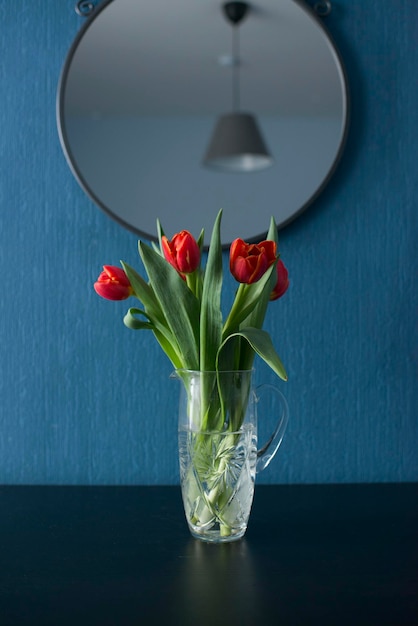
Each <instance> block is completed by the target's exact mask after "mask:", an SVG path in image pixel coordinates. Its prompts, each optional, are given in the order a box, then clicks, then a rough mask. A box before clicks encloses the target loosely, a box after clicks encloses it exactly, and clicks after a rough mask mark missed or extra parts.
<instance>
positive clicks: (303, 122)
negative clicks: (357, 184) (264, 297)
mask: <svg viewBox="0 0 418 626" xmlns="http://www.w3.org/2000/svg"><path fill="white" fill-rule="evenodd" d="M251 11H252V16H251V20H246V21H245V23H244V24H243V25H242V26H241V32H240V37H241V56H240V63H241V66H240V89H241V96H240V100H241V109H242V110H243V111H246V110H248V111H251V112H252V113H255V114H256V115H257V120H258V122H259V124H260V126H261V129H262V133H263V136H264V137H265V139H266V140H267V142H268V144H269V146H270V147H271V150H272V152H273V153H274V165H273V166H272V167H270V168H269V169H267V170H263V171H258V172H254V173H249V174H248V173H246V174H231V173H220V172H217V171H211V170H208V169H206V168H204V167H203V165H202V154H203V153H204V150H205V148H206V146H207V143H208V140H209V137H210V135H211V132H212V130H213V126H214V122H215V120H216V119H217V118H218V117H219V115H221V114H224V113H228V111H229V110H230V106H231V74H230V72H231V64H230V63H229V64H228V63H225V58H227V57H228V54H230V26H229V25H228V24H227V23H226V20H224V19H222V18H221V17H220V4H219V3H218V2H217V1H216V2H215V1H214V0H209V1H207V2H196V1H195V0H170V2H166V0H105V1H104V2H103V3H101V4H99V5H98V6H97V7H96V9H95V11H94V13H93V14H92V16H91V17H90V18H89V19H88V20H87V22H86V23H85V24H84V26H83V28H82V29H81V31H80V33H79V35H78V37H77V38H76V40H75V42H74V44H73V46H72V48H71V49H70V52H69V55H68V58H67V60H66V63H65V65H64V69H63V72H62V76H61V81H60V86H59V93H58V126H59V132H60V138H61V141H62V145H63V148H64V152H65V154H66V156H67V159H68V161H69V164H70V167H71V168H72V171H73V173H74V174H75V176H76V178H77V180H78V181H79V183H80V184H81V185H82V187H83V188H84V189H85V191H86V192H87V193H88V194H89V196H90V197H91V198H93V200H94V201H95V202H96V203H97V204H98V205H99V206H100V207H101V208H102V209H103V210H105V211H106V212H107V213H108V214H110V215H111V216H112V217H113V218H115V219H117V220H118V221H119V222H120V223H122V224H123V225H124V226H126V227H127V228H129V229H131V230H132V231H134V232H136V233H137V234H139V235H142V236H145V237H146V238H149V239H154V238H155V235H156V219H157V217H158V218H159V219H160V221H161V223H162V225H163V228H164V230H165V231H166V233H167V234H168V235H169V236H171V235H172V234H173V233H174V232H177V231H179V230H181V229H183V228H186V229H188V230H190V231H191V232H192V233H193V234H195V235H198V234H199V232H200V229H201V228H202V227H204V228H205V230H206V232H207V238H208V236H209V234H210V229H211V227H212V224H213V222H214V219H215V216H216V214H217V213H218V211H219V209H220V208H223V211H224V214H223V224H222V235H223V244H224V245H227V244H228V243H230V242H231V241H232V240H233V239H235V237H237V236H239V237H242V238H243V239H246V240H247V241H251V240H254V239H257V238H260V237H262V236H263V234H264V233H265V232H266V230H267V228H268V224H269V220H270V216H271V215H273V216H274V217H275V219H276V222H277V223H278V226H279V228H280V227H283V226H284V225H285V224H287V223H288V222H290V221H291V220H292V219H294V218H295V216H296V215H298V214H299V213H300V212H301V211H302V210H304V209H305V208H306V207H307V206H308V205H309V203H310V202H311V201H312V200H313V199H314V198H315V197H316V196H317V195H318V193H319V192H320V191H321V190H322V189H323V187H324V185H325V184H326V182H327V181H328V179H329V177H330V175H331V174H332V173H333V171H334V169H335V166H336V164H337V162H338V160H339V157H340V155H341V152H342V149H343V145H344V140H345V136H346V132H347V85H346V79H345V74H344V70H343V67H342V64H341V60H340V58H339V55H338V53H337V51H336V49H335V47H334V45H333V43H332V42H331V40H330V37H329V35H328V34H327V32H326V31H325V29H324V27H323V25H322V23H321V22H320V21H319V19H318V18H316V17H315V15H314V13H313V12H312V11H311V10H310V9H309V7H308V6H307V5H306V4H304V3H302V2H300V1H299V0H281V1H280V2H277V0H258V3H257V4H251Z"/></svg>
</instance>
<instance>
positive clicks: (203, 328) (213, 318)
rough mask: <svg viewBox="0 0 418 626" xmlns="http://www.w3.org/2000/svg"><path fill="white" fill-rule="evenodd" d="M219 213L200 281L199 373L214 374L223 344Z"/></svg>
mask: <svg viewBox="0 0 418 626" xmlns="http://www.w3.org/2000/svg"><path fill="white" fill-rule="evenodd" d="M221 218H222V210H220V211H219V213H218V215H217V218H216V220H215V224H214V227H213V231H212V237H211V241H210V246H209V252H208V259H207V263H206V268H205V276H204V281H203V292H202V302H201V311H200V370H201V371H214V370H215V367H216V354H217V351H218V348H219V346H220V343H221V340H222V312H221V290H222V246H221V234H220V229H221Z"/></svg>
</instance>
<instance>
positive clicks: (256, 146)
mask: <svg viewBox="0 0 418 626" xmlns="http://www.w3.org/2000/svg"><path fill="white" fill-rule="evenodd" d="M203 164H204V165H205V166H206V167H210V168H213V169H216V170H220V171H224V172H251V171H256V170H261V169H264V168H266V167H269V166H270V165H272V164H273V159H272V157H271V156H270V154H269V152H268V150H267V147H266V145H265V143H264V140H263V138H262V136H261V133H260V130H259V128H258V124H257V121H256V119H255V117H254V116H253V115H251V114H249V113H228V114H226V115H222V116H221V117H220V118H219V119H218V121H217V123H216V126H215V130H214V132H213V135H212V138H211V140H210V142H209V146H208V149H207V151H206V154H205V156H204V159H203Z"/></svg>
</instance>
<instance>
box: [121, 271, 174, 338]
mask: <svg viewBox="0 0 418 626" xmlns="http://www.w3.org/2000/svg"><path fill="white" fill-rule="evenodd" d="M121 264H122V267H123V269H124V270H125V273H126V275H127V277H128V278H129V282H130V283H131V285H132V287H133V290H134V292H135V295H136V297H137V298H138V300H140V301H141V302H142V304H143V305H144V306H145V310H146V312H147V314H148V315H151V316H152V317H153V318H155V320H158V321H159V322H160V323H162V324H163V325H165V326H167V327H168V324H167V321H166V319H165V316H164V312H163V310H162V309H161V305H160V303H159V301H158V299H157V297H156V295H155V293H154V291H153V289H152V287H150V285H148V283H147V282H146V281H145V280H144V279H143V278H142V276H140V275H139V274H138V272H137V271H136V270H134V268H133V267H131V266H130V265H128V264H127V263H124V262H123V261H121Z"/></svg>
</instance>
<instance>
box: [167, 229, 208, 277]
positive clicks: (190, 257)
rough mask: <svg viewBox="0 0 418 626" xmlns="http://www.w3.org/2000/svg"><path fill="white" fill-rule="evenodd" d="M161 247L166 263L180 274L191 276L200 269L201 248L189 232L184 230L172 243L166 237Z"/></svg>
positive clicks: (175, 236)
mask: <svg viewBox="0 0 418 626" xmlns="http://www.w3.org/2000/svg"><path fill="white" fill-rule="evenodd" d="M161 245H162V249H163V253H164V257H165V259H166V261H168V262H169V263H170V264H171V265H172V266H173V267H174V268H175V269H176V270H177V271H178V272H179V273H180V274H191V273H192V272H194V271H195V270H196V269H197V268H198V267H199V263H200V248H199V246H198V245H197V242H196V240H195V239H194V237H193V235H191V234H190V233H189V231H187V230H182V231H181V232H180V233H177V234H176V235H174V237H173V238H172V240H171V241H169V240H168V239H167V237H166V236H165V235H164V236H163V237H162V238H161Z"/></svg>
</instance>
